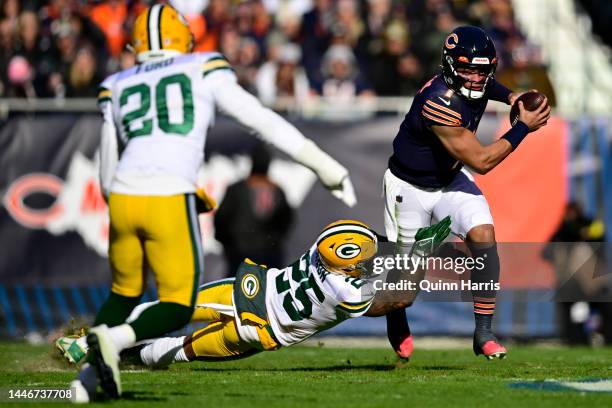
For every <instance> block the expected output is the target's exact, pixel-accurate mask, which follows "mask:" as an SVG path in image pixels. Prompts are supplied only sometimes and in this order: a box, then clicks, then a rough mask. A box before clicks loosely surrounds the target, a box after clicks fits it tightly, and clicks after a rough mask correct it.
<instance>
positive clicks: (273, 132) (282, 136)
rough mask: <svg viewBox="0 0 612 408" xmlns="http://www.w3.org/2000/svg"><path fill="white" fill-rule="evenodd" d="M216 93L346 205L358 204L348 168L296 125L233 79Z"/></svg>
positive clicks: (225, 107) (218, 99)
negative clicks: (269, 107)
mask: <svg viewBox="0 0 612 408" xmlns="http://www.w3.org/2000/svg"><path fill="white" fill-rule="evenodd" d="M214 92H215V100H216V102H217V105H218V106H219V108H220V109H221V110H222V111H223V112H225V113H227V114H228V115H230V116H232V117H233V118H234V119H236V121H238V122H239V123H241V124H243V125H245V126H246V127H248V128H250V129H252V130H254V131H255V132H257V134H258V135H259V136H260V137H261V138H262V139H263V140H265V141H266V142H268V143H271V144H273V145H274V146H276V147H277V148H278V149H280V150H282V151H283V152H285V153H287V154H288V155H289V156H291V157H292V158H293V159H294V160H296V161H297V162H299V163H301V164H303V165H304V166H306V167H308V168H310V169H311V170H312V171H314V172H315V173H316V174H317V176H318V177H319V180H321V183H323V185H324V186H325V187H327V188H328V189H329V190H330V191H331V192H332V194H333V195H334V196H335V197H337V198H338V199H340V200H342V201H343V202H344V203H345V204H346V205H348V206H349V207H352V206H353V205H355V203H356V202H357V198H356V197H355V191H354V189H353V185H352V183H351V181H350V179H349V174H348V170H347V169H346V168H345V167H344V166H342V165H341V164H340V163H338V162H337V161H336V160H335V159H334V158H332V157H331V156H330V155H328V154H327V153H326V152H324V151H323V150H321V149H320V148H319V147H318V146H317V145H316V144H315V143H314V142H313V141H312V140H310V139H307V138H306V137H305V136H304V135H303V134H302V133H301V132H300V131H299V130H297V129H296V128H295V126H293V125H292V124H290V123H289V122H287V121H286V120H285V119H283V118H282V117H281V116H280V115H278V114H276V113H275V112H273V111H272V110H271V109H268V108H266V107H264V106H263V105H262V104H261V103H260V102H259V100H257V98H255V97H254V96H253V95H251V94H249V93H248V92H246V91H245V90H244V89H243V88H242V87H240V86H239V85H238V84H237V83H236V82H235V81H233V80H226V81H223V82H222V83H221V82H220V83H219V86H217V87H215V91H214Z"/></svg>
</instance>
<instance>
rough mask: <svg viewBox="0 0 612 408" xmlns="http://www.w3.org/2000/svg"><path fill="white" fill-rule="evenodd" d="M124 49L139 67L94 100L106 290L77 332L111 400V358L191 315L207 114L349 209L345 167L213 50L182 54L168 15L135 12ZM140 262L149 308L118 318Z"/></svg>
mask: <svg viewBox="0 0 612 408" xmlns="http://www.w3.org/2000/svg"><path fill="white" fill-rule="evenodd" d="M131 46H132V49H133V51H134V52H135V53H136V55H137V60H138V62H139V64H138V65H137V66H135V67H133V68H130V69H127V70H124V71H121V72H118V73H116V74H114V75H111V76H110V77H108V78H107V79H106V80H105V81H104V82H103V83H102V85H101V90H100V93H99V98H98V99H99V105H100V109H101V111H102V113H103V116H104V123H103V126H102V142H101V143H102V144H101V148H100V155H101V157H100V163H101V166H100V167H101V168H100V178H101V180H100V181H101V186H102V190H103V193H104V195H105V196H106V197H107V200H108V204H109V212H110V246H109V259H110V264H111V271H112V288H111V294H110V296H109V298H108V299H107V300H106V302H105V303H104V304H103V306H102V307H101V309H100V310H99V311H98V314H97V316H96V320H95V323H94V324H95V327H93V328H92V329H91V331H90V333H89V335H88V339H87V341H88V343H89V349H90V351H91V353H90V356H89V357H88V360H89V363H90V364H91V366H89V365H86V366H85V367H84V370H85V371H86V372H87V371H93V368H95V373H94V374H96V375H97V377H98V378H99V381H100V384H101V386H102V388H103V389H104V390H105V392H106V393H107V394H108V395H109V396H110V397H111V398H116V397H119V396H120V395H121V382H120V377H119V370H118V356H119V352H120V351H121V350H122V349H124V348H126V347H129V346H131V345H133V344H134V343H135V342H137V341H140V340H143V339H147V338H154V337H158V336H160V335H162V334H164V333H168V332H170V331H173V330H176V329H179V328H180V327H182V326H183V325H185V324H186V323H187V322H188V321H189V320H190V318H191V316H192V314H193V308H194V305H195V300H196V297H197V288H198V283H199V279H200V275H201V273H202V257H203V255H202V245H201V242H200V240H201V237H200V232H199V225H198V218H197V212H196V200H197V196H196V194H195V193H196V175H197V172H198V169H199V167H200V165H201V164H202V161H203V153H204V144H205V142H206V134H207V129H208V127H209V126H211V124H212V123H213V119H214V115H215V109H216V108H218V109H219V110H221V111H223V112H225V113H227V114H228V115H230V116H231V117H233V118H234V119H236V120H237V121H238V122H240V123H241V124H243V125H246V126H247V127H249V128H250V129H252V130H253V131H254V132H255V133H256V134H257V135H258V136H259V137H261V138H262V139H263V140H265V141H267V142H269V143H271V144H273V145H275V146H276V147H277V148H279V149H280V150H282V151H284V152H285V153H287V154H288V155H289V156H291V157H292V158H293V159H295V160H296V161H298V162H299V163H301V164H303V165H304V166H307V167H309V168H311V169H312V170H313V171H314V172H315V173H316V174H317V176H318V177H319V179H320V180H321V182H322V183H323V184H324V185H325V186H326V187H327V188H328V189H330V190H331V192H332V194H334V195H335V196H336V197H338V198H340V199H341V200H343V201H344V202H345V203H346V204H347V205H349V206H352V205H354V204H355V202H356V199H355V195H354V190H353V187H352V185H351V182H350V180H349V178H348V171H347V170H346V169H345V168H344V167H343V166H342V165H340V164H339V163H338V162H336V161H335V160H334V159H333V158H331V157H330V156H329V155H327V154H326V153H325V152H323V151H322V150H320V149H319V148H318V147H317V146H316V145H315V144H314V143H313V142H312V141H310V140H309V139H306V138H305V137H304V136H303V135H302V134H301V133H300V132H299V131H298V130H297V129H296V128H295V127H293V126H292V125H291V124H289V123H288V122H287V121H285V120H284V119H282V118H281V117H280V116H279V115H277V114H275V113H274V112H272V111H271V110H269V109H267V108H265V107H263V106H262V105H261V104H260V103H259V101H258V100H257V99H256V98H255V97H253V96H252V95H250V94H249V93H247V92H246V91H244V90H243V89H242V88H241V87H240V86H239V85H238V84H237V82H236V76H235V75H234V73H233V71H232V68H231V66H230V64H229V63H228V62H227V60H226V59H225V58H224V57H223V56H222V55H221V54H219V53H190V52H191V48H192V35H191V33H190V31H189V28H188V26H187V23H186V22H185V20H184V19H183V17H182V16H181V15H180V14H179V13H178V12H177V11H176V10H175V9H174V8H172V7H171V6H169V5H162V4H157V5H153V6H151V7H149V8H147V9H146V10H145V11H144V12H143V13H142V14H140V15H139V16H138V18H137V19H136V21H135V23H134V30H133V36H132V44H131ZM147 267H149V268H150V269H151V270H152V272H153V275H154V277H155V281H156V284H157V289H158V293H159V303H157V304H155V305H153V306H152V307H150V308H148V309H146V310H145V311H144V312H143V313H142V314H140V316H139V317H138V318H137V319H136V320H134V321H132V322H130V323H129V324H128V323H125V321H126V318H127V317H128V316H129V315H130V313H131V312H132V310H133V309H134V307H136V306H137V305H138V303H139V300H140V297H141V295H142V294H143V291H144V288H145V282H144V278H145V276H146V273H145V272H146V269H147ZM94 374H91V375H94ZM87 375H89V374H87Z"/></svg>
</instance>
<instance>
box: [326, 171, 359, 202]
mask: <svg viewBox="0 0 612 408" xmlns="http://www.w3.org/2000/svg"><path fill="white" fill-rule="evenodd" d="M328 188H329V187H328ZM329 191H330V192H331V193H332V195H333V196H334V197H336V198H337V199H338V200H342V202H343V203H344V204H346V205H348V206H349V207H353V206H354V205H355V204H357V196H356V195H355V189H354V188H353V183H351V179H350V178H349V176H348V174H347V175H346V176H344V178H343V179H342V183H340V185H339V186H337V187H335V188H334V187H332V188H329Z"/></svg>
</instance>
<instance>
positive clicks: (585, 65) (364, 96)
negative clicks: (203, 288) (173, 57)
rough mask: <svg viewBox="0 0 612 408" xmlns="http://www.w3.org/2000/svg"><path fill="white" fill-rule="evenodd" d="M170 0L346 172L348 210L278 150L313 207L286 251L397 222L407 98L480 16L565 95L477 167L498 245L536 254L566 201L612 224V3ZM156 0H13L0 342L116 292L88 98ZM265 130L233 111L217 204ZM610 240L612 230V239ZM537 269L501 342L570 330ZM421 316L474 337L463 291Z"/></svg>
mask: <svg viewBox="0 0 612 408" xmlns="http://www.w3.org/2000/svg"><path fill="white" fill-rule="evenodd" d="M170 3H172V4H174V5H175V6H177V7H178V8H179V9H181V10H182V11H183V13H184V14H185V15H187V16H188V18H189V21H190V24H191V25H192V28H193V31H194V33H195V39H196V49H198V50H211V49H219V50H221V51H222V52H223V53H224V54H225V55H226V56H227V57H228V59H229V60H230V62H232V64H233V66H234V68H235V69H236V72H237V74H238V76H239V79H240V81H241V84H242V85H243V86H244V87H245V88H247V89H248V90H249V91H251V92H253V93H254V94H256V95H258V96H260V98H261V99H262V100H263V101H264V102H265V103H267V104H269V105H271V106H273V107H274V108H275V109H277V110H278V111H280V112H281V113H283V114H284V115H286V117H287V118H289V119H290V120H291V121H292V122H293V123H295V124H296V126H298V127H299V128H300V129H301V130H302V131H303V132H304V133H305V134H306V135H307V136H308V137H311V138H313V139H314V140H315V141H316V142H317V143H319V144H320V145H321V146H322V147H323V148H324V149H325V150H327V151H328V152H330V153H331V154H332V155H333V156H334V157H337V158H338V160H339V161H340V162H342V163H343V164H344V165H346V166H347V167H348V168H349V170H350V171H351V175H352V178H353V182H354V183H355V186H356V189H357V194H358V198H359V203H358V205H357V207H356V208H354V209H350V210H349V209H347V208H345V207H343V205H342V204H341V203H339V202H336V201H334V199H333V198H331V197H330V196H329V194H328V193H327V192H326V191H325V190H324V189H323V188H322V187H321V186H320V185H319V184H318V183H317V182H316V180H315V177H314V175H313V174H312V173H310V172H309V171H308V170H305V169H302V168H300V167H299V166H298V165H296V164H293V163H291V162H290V161H288V160H287V159H286V158H284V157H282V155H280V154H279V155H278V156H277V159H276V160H275V161H274V163H273V167H272V178H273V179H275V180H276V181H277V182H278V183H279V184H280V185H281V186H282V187H284V188H285V190H286V192H287V194H288V197H289V200H290V202H291V204H292V205H294V206H295V207H296V208H298V213H297V214H298V215H297V222H296V224H295V225H294V227H293V229H292V233H291V237H290V241H289V250H288V253H289V255H290V256H289V257H290V258H291V257H295V256H297V255H299V254H300V253H301V252H302V251H303V249H304V248H306V247H307V246H308V245H310V244H311V241H312V239H313V238H314V237H315V236H316V235H317V232H318V231H319V229H320V228H321V226H323V225H325V224H326V223H328V222H330V221H332V220H334V219H337V218H347V217H350V218H357V219H362V220H364V221H366V222H368V223H370V224H371V225H372V226H374V227H375V228H376V229H377V230H379V231H380V230H382V199H381V179H382V174H383V172H384V169H385V167H386V160H387V158H388V155H389V152H390V148H391V141H392V139H393V137H394V135H395V132H396V129H397V126H398V124H399V123H400V121H401V117H402V115H403V114H404V113H405V111H406V110H407V108H408V107H409V106H410V96H411V95H412V94H414V92H416V90H418V88H419V87H420V85H422V83H423V82H424V80H426V79H427V78H428V77H429V76H430V75H432V74H433V73H434V72H435V69H436V66H437V64H438V61H439V54H440V44H441V43H442V40H443V39H444V36H445V34H446V33H447V32H449V31H451V30H452V28H453V27H454V26H456V25H457V24H460V23H462V22H469V23H473V24H478V25H481V26H483V27H485V28H486V30H487V31H488V32H489V33H490V35H491V36H492V37H493V38H494V40H495V42H496V45H497V48H498V52H499V53H500V55H501V63H500V67H499V69H498V78H499V79H500V80H501V81H502V82H504V81H506V82H505V83H506V85H508V86H512V87H513V88H514V89H530V88H534V87H535V88H538V89H541V90H542V91H544V92H545V93H547V95H549V97H550V98H551V99H553V100H554V101H555V105H556V109H555V115H554V118H553V120H551V123H550V124H549V126H547V127H546V128H544V129H543V130H541V131H540V132H538V134H536V135H533V136H532V137H530V138H529V139H528V140H527V142H526V143H524V144H523V145H522V146H521V149H520V150H518V151H517V152H516V153H515V154H513V155H512V157H510V158H509V160H507V161H506V162H505V163H504V164H502V165H501V166H500V167H499V168H497V169H495V170H494V171H493V172H491V173H490V174H489V175H487V176H484V177H479V178H478V184H479V185H480V186H481V188H482V189H483V190H484V192H485V194H486V195H487V197H488V199H489V202H490V205H491V208H492V210H493V215H494V218H495V221H496V225H497V235H498V239H499V241H500V242H506V243H515V242H523V243H529V245H530V247H531V250H532V251H535V252H537V253H538V254H539V253H540V250H541V249H542V248H543V246H544V243H546V242H547V241H548V240H549V239H550V238H551V236H552V235H553V233H554V231H555V230H556V229H557V227H558V226H559V224H560V222H561V220H562V217H563V213H564V208H565V205H566V203H567V202H569V201H578V202H580V203H581V204H582V206H583V208H584V211H585V215H586V216H587V217H589V218H591V219H594V220H600V221H601V222H599V223H597V222H595V223H592V226H593V228H592V231H594V232H593V234H595V235H597V234H599V235H601V225H602V224H603V225H604V226H605V225H608V226H609V225H611V224H612V206H611V205H610V203H611V202H612V181H611V176H612V170H611V168H610V166H611V165H612V149H611V146H610V144H611V136H610V133H611V132H610V129H611V127H612V117H611V116H610V112H611V108H612V98H611V97H610V95H612V67H611V65H610V50H609V46H610V38H611V36H610V31H609V30H610V28H609V27H606V26H605V24H601V23H600V21H606V20H605V17H604V16H606V15H608V16H609V15H610V6H609V5H608V4H606V2H605V1H601V2H597V1H586V0H584V1H580V2H574V1H569V0H567V1H564V0H543V1H539V2H537V5H534V4H529V3H534V2H528V1H522V0H515V1H512V2H511V1H507V0H486V1H485V0H482V1H467V0H466V1H450V0H414V1H389V0H368V1H357V0H338V1H327V0H313V1H309V0H294V1H282V0H276V1H274V0H268V1H229V0H210V1H205V0H204V1H190V2H188V1H176V2H175V1H173V2H170ZM598 3H599V4H598ZM146 4H147V2H145V1H135V2H119V1H94V2H87V1H70V0H51V1H21V2H19V1H11V0H7V1H2V2H1V5H2V6H1V8H0V15H1V18H0V48H1V52H2V54H1V55H0V59H1V60H2V64H0V70H1V72H0V95H1V96H2V99H0V115H1V117H0V146H2V149H1V150H0V163H2V166H1V168H2V170H3V171H2V174H0V194H1V196H2V204H3V205H2V206H1V207H0V248H1V249H0V253H1V255H0V337H3V338H23V337H24V336H28V335H29V336H30V337H32V336H31V335H32V334H33V333H39V334H43V335H44V334H47V333H50V332H52V331H53V330H54V329H55V328H56V327H58V326H60V325H62V324H65V323H66V322H68V321H69V320H70V319H71V318H73V317H79V316H85V317H87V316H92V315H93V313H94V311H95V310H96V309H97V307H98V306H99V305H100V304H101V302H102V301H103V299H104V297H105V296H106V293H107V291H108V289H107V287H108V279H109V272H108V266H107V259H106V258H105V251H106V237H107V232H108V230H107V222H108V220H107V216H106V206H105V204H104V201H103V199H102V198H101V196H100V193H99V187H98V185H97V170H96V162H95V160H96V159H95V153H96V150H97V144H98V140H99V128H100V125H101V118H100V117H99V116H98V115H97V113H96V106H95V100H92V99H90V98H91V97H93V96H95V95H96V91H97V86H98V83H99V82H100V80H101V79H103V78H104V76H105V75H107V74H109V73H111V72H114V71H116V70H118V69H121V68H125V67H128V66H130V65H131V64H133V63H134V60H133V58H132V56H131V55H130V54H129V52H127V51H125V49H124V46H125V43H126V42H128V41H129V32H130V26H131V23H132V22H133V19H134V16H135V15H136V14H137V13H138V11H139V10H141V9H142V8H143V7H144V6H146ZM589 12H590V13H591V14H590V15H591V16H592V17H589V14H588V13H589ZM606 13H607V14H606ZM608 21H609V20H608ZM606 30H608V31H606ZM606 43H607V44H606ZM343 73H344V74H346V73H348V74H346V75H347V76H346V77H344V78H341V77H342V75H344V74H343ZM381 73H384V75H383V74H381ZM489 109H490V111H489V112H487V113H486V115H485V117H484V118H483V121H482V122H481V125H480V128H479V132H478V136H479V138H481V140H482V141H483V143H489V142H491V141H492V140H494V138H496V137H499V136H500V135H501V134H503V132H505V130H507V128H508V126H509V124H508V120H507V112H508V108H507V107H505V106H499V104H496V103H491V104H490V106H489ZM252 143H254V139H253V138H251V137H249V136H247V135H246V133H245V132H244V131H243V130H242V129H240V128H239V127H238V126H236V125H234V124H232V123H230V122H229V121H227V120H225V119H223V118H219V119H218V121H217V124H216V127H215V128H214V129H213V130H212V131H211V133H210V136H209V140H208V145H207V154H206V155H207V163H206V166H205V169H204V170H203V171H202V173H201V179H200V182H201V184H202V185H204V186H205V187H206V188H207V189H208V190H209V191H210V192H211V193H212V194H213V195H214V196H215V198H217V199H218V200H221V199H222V197H223V193H224V190H225V187H226V186H227V185H228V184H229V183H231V182H233V181H235V180H237V179H239V178H241V177H243V176H244V175H246V174H247V172H248V168H249V163H248V159H247V158H246V152H247V151H248V149H249V146H251V145H252ZM201 224H202V227H203V234H204V236H205V238H204V241H205V247H206V248H205V249H206V260H205V262H206V272H205V280H212V279H216V278H220V277H223V273H224V268H223V264H222V261H221V257H220V250H221V248H220V246H219V245H218V243H216V242H215V241H214V239H213V231H212V222H211V216H210V215H204V216H202V217H201ZM611 236H612V234H611V232H610V229H609V228H608V230H607V239H605V240H606V242H610V237H611ZM592 238H594V239H595V238H596V239H600V238H601V237H599V236H594V237H592ZM502 262H504V260H503V256H502ZM538 267H539V268H541V269H538V271H537V273H535V272H534V271H533V269H531V266H528V267H525V268H520V266H518V267H517V266H514V267H513V268H512V273H504V270H508V268H505V269H502V287H503V288H504V289H505V290H504V291H503V293H502V295H501V296H500V301H499V306H498V319H497V325H498V331H499V332H500V334H502V335H503V336H506V337H514V338H529V337H556V336H558V335H559V325H558V322H557V319H556V315H555V304H554V303H552V302H550V301H541V296H540V293H541V291H542V290H546V289H550V288H553V287H554V286H555V284H556V283H555V271H554V270H553V266H552V265H551V264H550V263H546V262H545V261H541V262H540V263H538ZM518 294H520V296H518ZM154 296H155V294H154V292H153V291H150V292H149V293H147V295H146V297H147V298H153V297H154ZM519 298H520V299H521V300H520V301H517V299H519ZM409 314H410V317H411V321H414V325H413V327H414V332H415V333H418V334H423V333H425V334H441V335H470V334H471V330H472V323H471V305H470V304H468V303H457V302H455V303H451V302H437V303H436V302H418V303H417V304H416V305H415V306H414V307H413V308H412V309H411V310H410V312H409ZM595 317H596V316H595ZM384 332H385V329H384V320H381V319H356V320H355V321H350V322H346V323H344V324H342V325H340V326H339V327H338V328H336V329H334V331H333V333H336V334H357V335H359V334H370V335H383V334H384Z"/></svg>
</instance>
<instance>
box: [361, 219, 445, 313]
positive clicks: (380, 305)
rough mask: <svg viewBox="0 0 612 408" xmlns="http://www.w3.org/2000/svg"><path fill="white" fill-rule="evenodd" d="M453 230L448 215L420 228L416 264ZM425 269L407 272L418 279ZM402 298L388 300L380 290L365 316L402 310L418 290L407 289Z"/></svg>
mask: <svg viewBox="0 0 612 408" xmlns="http://www.w3.org/2000/svg"><path fill="white" fill-rule="evenodd" d="M450 232H451V219H450V216H447V217H446V218H444V219H443V220H442V221H440V222H439V223H437V224H434V225H432V226H430V227H424V228H419V230H418V231H417V233H416V235H415V237H414V239H415V242H414V245H413V246H412V249H411V252H410V255H411V256H412V257H413V258H415V257H416V258H417V259H415V262H414V265H418V264H419V259H420V258H422V257H427V256H430V255H432V254H433V253H434V252H435V251H436V250H437V249H438V247H439V246H440V245H441V244H442V243H443V242H444V240H445V239H446V237H448V234H450ZM425 272H426V271H424V270H421V269H419V270H418V271H416V272H414V271H412V272H410V271H408V272H406V273H407V274H408V275H410V279H414V278H415V277H417V279H418V280H420V279H422V278H423V277H424V276H425ZM404 292H405V293H404V295H403V296H402V300H399V301H388V300H384V294H383V291H378V292H377V293H376V296H375V297H374V300H373V301H372V305H371V306H370V308H369V309H368V311H367V312H366V313H365V314H364V316H370V317H377V316H383V315H386V314H388V313H390V312H393V311H395V310H401V309H405V308H406V307H408V305H409V304H410V303H412V302H413V301H414V298H415V296H416V294H417V293H418V292H417V291H413V290H405V291H404Z"/></svg>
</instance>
